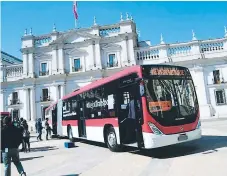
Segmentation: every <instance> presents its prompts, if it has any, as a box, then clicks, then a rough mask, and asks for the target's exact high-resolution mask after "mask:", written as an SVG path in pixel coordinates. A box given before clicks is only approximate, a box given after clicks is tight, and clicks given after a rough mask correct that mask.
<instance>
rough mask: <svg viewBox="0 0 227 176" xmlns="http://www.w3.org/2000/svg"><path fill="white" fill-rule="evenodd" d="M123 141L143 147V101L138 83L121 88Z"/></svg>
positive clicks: (120, 126) (121, 133)
mask: <svg viewBox="0 0 227 176" xmlns="http://www.w3.org/2000/svg"><path fill="white" fill-rule="evenodd" d="M118 104H119V105H120V107H119V128H120V139H121V143H123V144H124V145H128V146H134V147H139V148H142V147H143V137H142V123H143V122H142V105H141V104H142V103H141V96H140V93H139V86H138V84H132V85H129V86H127V87H123V88H120V91H119V96H118Z"/></svg>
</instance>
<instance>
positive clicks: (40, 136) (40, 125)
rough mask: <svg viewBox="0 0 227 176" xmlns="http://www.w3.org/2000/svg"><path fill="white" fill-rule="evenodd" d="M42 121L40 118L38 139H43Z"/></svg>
mask: <svg viewBox="0 0 227 176" xmlns="http://www.w3.org/2000/svg"><path fill="white" fill-rule="evenodd" d="M42 129H43V126H42V121H41V118H39V119H38V123H37V131H38V136H37V140H40V141H42Z"/></svg>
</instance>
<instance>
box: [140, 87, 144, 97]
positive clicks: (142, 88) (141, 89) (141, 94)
mask: <svg viewBox="0 0 227 176" xmlns="http://www.w3.org/2000/svg"><path fill="white" fill-rule="evenodd" d="M144 93H145V91H144V85H142V84H140V96H141V97H142V96H144Z"/></svg>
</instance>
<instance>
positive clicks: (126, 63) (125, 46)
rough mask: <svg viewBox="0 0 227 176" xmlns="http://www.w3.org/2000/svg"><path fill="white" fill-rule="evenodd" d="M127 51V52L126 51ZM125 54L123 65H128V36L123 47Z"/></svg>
mask: <svg viewBox="0 0 227 176" xmlns="http://www.w3.org/2000/svg"><path fill="white" fill-rule="evenodd" d="M124 51H125V52H124ZM123 52H124V53H125V54H124V58H125V59H123V63H124V64H123V66H125V65H128V37H125V39H124V49H123Z"/></svg>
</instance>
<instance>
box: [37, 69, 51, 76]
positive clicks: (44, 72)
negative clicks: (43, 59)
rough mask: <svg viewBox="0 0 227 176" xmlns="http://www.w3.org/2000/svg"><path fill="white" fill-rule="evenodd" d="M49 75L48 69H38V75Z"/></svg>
mask: <svg viewBox="0 0 227 176" xmlns="http://www.w3.org/2000/svg"><path fill="white" fill-rule="evenodd" d="M47 75H49V70H48V71H39V76H47Z"/></svg>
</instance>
